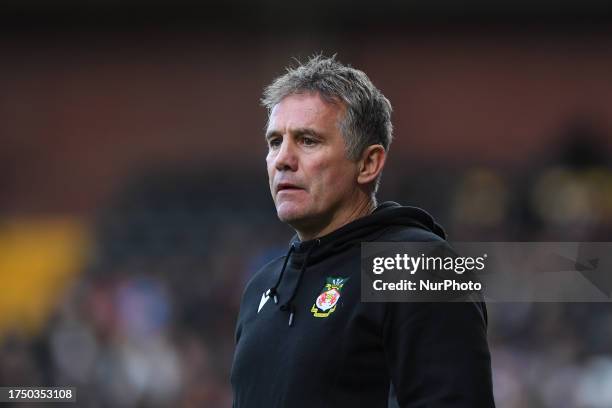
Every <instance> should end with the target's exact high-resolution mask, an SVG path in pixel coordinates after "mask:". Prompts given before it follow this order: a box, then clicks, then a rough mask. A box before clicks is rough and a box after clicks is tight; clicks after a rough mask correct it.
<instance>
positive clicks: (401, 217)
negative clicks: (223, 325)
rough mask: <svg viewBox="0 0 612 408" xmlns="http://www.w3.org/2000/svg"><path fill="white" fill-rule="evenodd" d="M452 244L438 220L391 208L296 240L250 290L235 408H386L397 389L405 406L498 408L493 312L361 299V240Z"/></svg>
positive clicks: (240, 333) (237, 359)
mask: <svg viewBox="0 0 612 408" xmlns="http://www.w3.org/2000/svg"><path fill="white" fill-rule="evenodd" d="M444 238H445V235H444V231H443V230H442V228H440V226H438V225H437V224H436V223H435V222H434V221H433V219H432V218H431V216H429V214H427V213H426V212H424V211H423V210H420V209H418V208H414V207H402V206H400V205H399V204H396V203H392V202H387V203H384V204H382V205H380V206H379V207H378V208H377V209H376V211H375V212H373V213H372V214H371V215H369V216H367V217H363V218H360V219H358V220H355V221H353V222H351V223H350V224H347V225H345V226H343V227H342V228H340V229H338V230H336V231H334V232H332V233H330V234H329V235H326V236H324V237H321V238H320V239H315V240H312V241H304V242H300V241H299V240H297V238H294V239H293V241H292V243H291V246H290V249H289V252H288V254H287V255H286V256H284V257H281V258H278V259H275V260H273V261H272V262H270V263H268V264H267V265H266V266H264V267H263V268H262V269H261V270H260V271H259V272H258V273H257V274H256V275H255V276H254V277H253V279H251V281H250V282H249V283H248V285H247V287H246V290H245V292H244V295H243V299H242V304H241V308H240V315H239V317H238V323H237V327H236V350H235V354H234V362H233V366H232V373H231V382H232V388H233V393H234V407H235V408H262V407H279V408H280V407H283V408H299V407H304V408H314V407H335V408H337V407H351V408H354V407H368V408H376V407H381V408H383V407H385V408H386V407H387V404H388V401H389V392H390V385H391V383H392V384H393V386H394V388H395V391H396V393H397V396H396V397H397V403H398V404H399V406H400V407H402V408H404V407H405V408H408V407H410V408H413V407H414V408H416V407H432V408H445V407H456V408H459V407H465V408H468V407H469V408H480V407H482V408H485V407H486V408H490V407H494V406H495V404H494V402H493V394H492V384H491V362H490V355H489V349H488V345H487V339H486V330H487V315H486V308H485V305H484V303H481V302H467V303H459V302H457V303H456V302H450V303H444V302H440V303H422V302H421V303H418V302H414V303H413V302H410V303H362V302H360V293H361V292H360V276H359V274H360V243H361V242H370V241H387V242H391V241H395V242H398V241H399V242H405V241H440V240H443V239H444ZM266 295H267V296H266ZM275 300H276V302H275Z"/></svg>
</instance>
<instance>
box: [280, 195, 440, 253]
mask: <svg viewBox="0 0 612 408" xmlns="http://www.w3.org/2000/svg"><path fill="white" fill-rule="evenodd" d="M393 226H404V227H416V228H421V229H424V230H426V231H429V232H432V233H434V234H436V235H437V236H439V237H440V238H442V239H446V233H445V232H444V229H443V228H442V227H441V226H440V225H439V224H438V223H436V222H435V221H434V219H433V217H432V216H431V215H429V213H428V212H427V211H425V210H422V209H420V208H418V207H408V206H402V205H400V204H398V203H396V202H393V201H386V202H384V203H382V204H380V205H379V206H378V207H376V209H375V210H374V211H373V212H372V213H371V214H370V215H367V216H365V217H362V218H359V219H357V220H355V221H353V222H350V223H348V224H346V225H344V226H342V227H340V228H338V229H337V230H335V231H333V232H331V233H329V234H327V235H325V236H323V237H320V238H316V239H312V240H309V241H300V239H299V238H298V236H297V235H294V236H293V238H292V239H291V242H290V245H293V246H294V257H293V259H292V263H293V262H296V263H301V262H302V259H301V258H302V257H300V256H299V255H300V254H305V253H307V252H308V250H309V249H310V247H311V246H312V245H316V246H317V248H315V249H314V250H313V251H312V252H311V254H310V256H309V257H308V263H315V262H318V261H319V260H320V259H321V258H326V257H328V256H330V255H333V254H335V253H337V252H342V251H344V250H345V249H346V248H347V247H349V246H351V245H353V244H355V243H356V242H362V241H369V240H370V239H368V238H371V237H370V236H371V235H372V234H374V233H376V232H377V231H382V230H384V229H386V228H388V227H393Z"/></svg>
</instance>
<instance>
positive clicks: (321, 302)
mask: <svg viewBox="0 0 612 408" xmlns="http://www.w3.org/2000/svg"><path fill="white" fill-rule="evenodd" d="M347 280H349V278H333V277H328V278H327V279H326V282H325V286H324V287H323V291H322V292H321V294H320V295H319V296H317V299H316V300H315V302H314V305H312V308H311V309H310V311H311V312H312V315H313V316H314V317H327V316H329V315H330V314H332V313H334V311H335V310H336V305H337V304H338V300H340V296H341V292H342V288H343V287H344V284H345V283H346V281H347Z"/></svg>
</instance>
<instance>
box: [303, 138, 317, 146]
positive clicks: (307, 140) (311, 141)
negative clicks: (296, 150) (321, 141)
mask: <svg viewBox="0 0 612 408" xmlns="http://www.w3.org/2000/svg"><path fill="white" fill-rule="evenodd" d="M302 143H304V146H314V145H316V144H317V141H316V140H315V139H311V138H309V137H305V138H304V139H303V140H302Z"/></svg>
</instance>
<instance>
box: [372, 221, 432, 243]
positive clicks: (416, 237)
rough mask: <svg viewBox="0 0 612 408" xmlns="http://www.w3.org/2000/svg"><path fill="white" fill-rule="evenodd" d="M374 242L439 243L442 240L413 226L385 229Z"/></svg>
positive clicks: (427, 231)
mask: <svg viewBox="0 0 612 408" xmlns="http://www.w3.org/2000/svg"><path fill="white" fill-rule="evenodd" d="M375 241H385V242H441V241H444V239H442V238H440V237H439V236H438V235H436V234H434V233H433V232H431V231H429V230H426V229H423V228H419V227H413V226H403V225H398V226H392V227H390V228H387V229H385V231H384V232H383V233H382V234H381V235H379V236H378V237H377V238H376V239H375Z"/></svg>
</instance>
